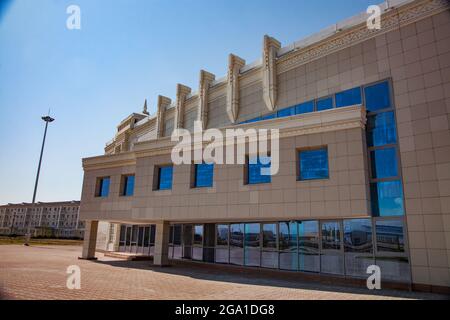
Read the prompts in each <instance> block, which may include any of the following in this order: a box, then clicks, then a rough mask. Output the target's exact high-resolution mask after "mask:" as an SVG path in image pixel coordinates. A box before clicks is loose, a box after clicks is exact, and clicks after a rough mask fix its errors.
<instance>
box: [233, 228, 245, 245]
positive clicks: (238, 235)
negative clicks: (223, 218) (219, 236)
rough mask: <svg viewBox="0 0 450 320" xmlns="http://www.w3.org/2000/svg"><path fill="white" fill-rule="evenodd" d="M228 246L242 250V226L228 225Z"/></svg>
mask: <svg viewBox="0 0 450 320" xmlns="http://www.w3.org/2000/svg"><path fill="white" fill-rule="evenodd" d="M230 246H236V247H240V248H242V247H243V246H244V224H242V223H239V224H231V225H230Z"/></svg>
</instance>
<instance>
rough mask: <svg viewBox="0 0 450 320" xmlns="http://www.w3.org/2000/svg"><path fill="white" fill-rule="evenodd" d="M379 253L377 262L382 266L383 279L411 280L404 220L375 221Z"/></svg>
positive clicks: (376, 258)
mask: <svg viewBox="0 0 450 320" xmlns="http://www.w3.org/2000/svg"><path fill="white" fill-rule="evenodd" d="M375 230H376V240H377V255H376V257H375V260H376V264H377V265H378V266H379V267H380V268H381V270H383V271H382V273H381V280H382V281H383V280H390V281H399V282H410V281H411V273H410V272H411V270H410V267H409V260H408V256H407V253H406V251H405V238H404V226H403V221H402V220H392V219H389V220H377V221H376V222H375Z"/></svg>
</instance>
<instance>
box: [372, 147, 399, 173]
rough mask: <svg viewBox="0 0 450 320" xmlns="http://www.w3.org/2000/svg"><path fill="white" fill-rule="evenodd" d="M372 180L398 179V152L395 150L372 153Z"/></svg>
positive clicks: (388, 149) (389, 149) (377, 150)
mask: <svg viewBox="0 0 450 320" xmlns="http://www.w3.org/2000/svg"><path fill="white" fill-rule="evenodd" d="M370 162H371V168H372V179H381V178H389V177H396V176H397V175H398V172H397V151H396V149H395V148H386V149H376V150H372V151H371V152H370Z"/></svg>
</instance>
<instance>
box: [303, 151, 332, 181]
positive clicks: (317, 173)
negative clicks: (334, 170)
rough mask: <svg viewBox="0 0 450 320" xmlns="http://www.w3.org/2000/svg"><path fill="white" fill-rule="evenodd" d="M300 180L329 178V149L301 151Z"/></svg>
mask: <svg viewBox="0 0 450 320" xmlns="http://www.w3.org/2000/svg"><path fill="white" fill-rule="evenodd" d="M298 157H299V160H300V161H299V162H300V163H299V166H300V168H299V173H300V176H299V177H298V179H299V180H313V179H326V178H328V150H327V148H321V149H315V150H302V151H299V154H298Z"/></svg>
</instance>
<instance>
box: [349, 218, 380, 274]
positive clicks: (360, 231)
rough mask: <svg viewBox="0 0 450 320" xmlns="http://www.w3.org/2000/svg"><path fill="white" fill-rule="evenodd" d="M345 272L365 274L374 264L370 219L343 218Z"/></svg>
mask: <svg viewBox="0 0 450 320" xmlns="http://www.w3.org/2000/svg"><path fill="white" fill-rule="evenodd" d="M344 251H345V274H346V275H351V276H360V277H366V276H367V273H366V271H367V267H368V266H370V265H372V264H374V258H373V246H372V221H371V219H350V220H344Z"/></svg>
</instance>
